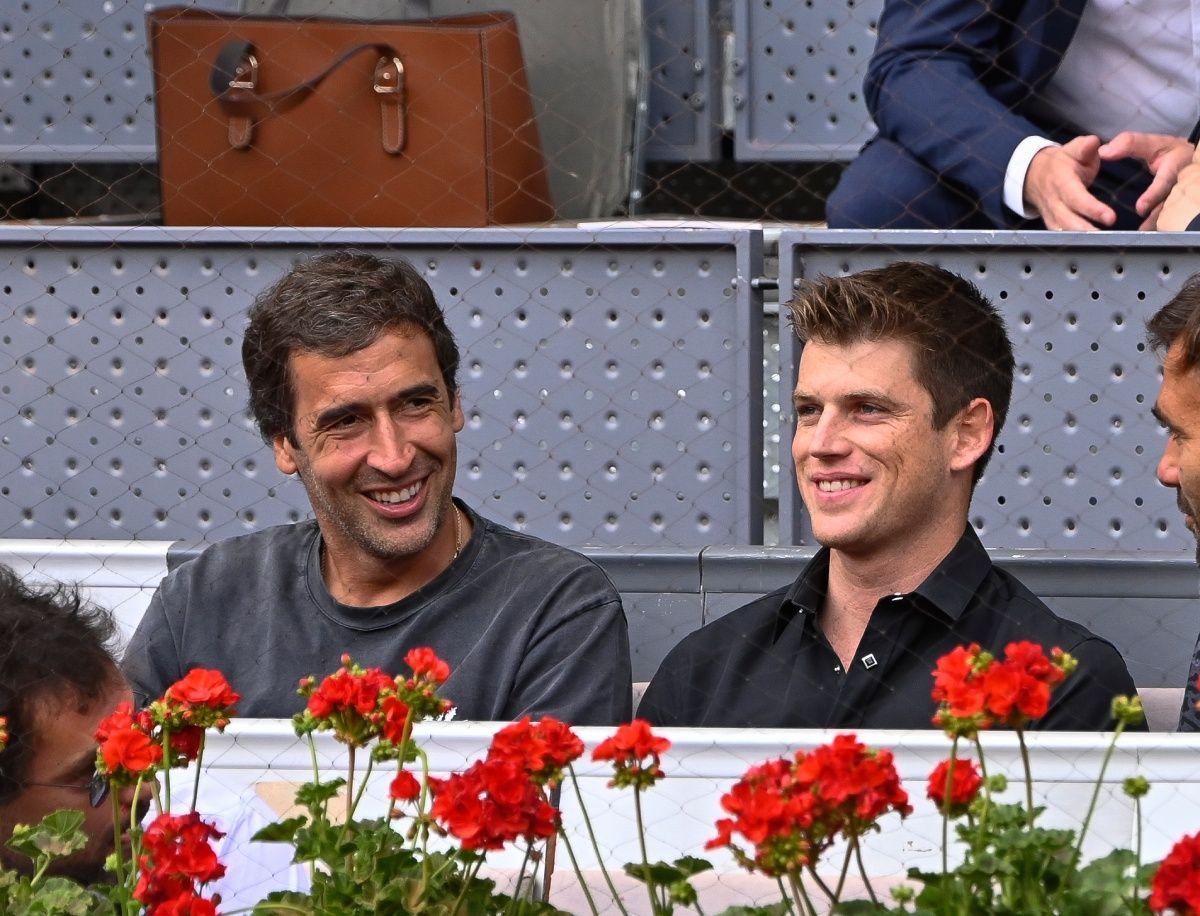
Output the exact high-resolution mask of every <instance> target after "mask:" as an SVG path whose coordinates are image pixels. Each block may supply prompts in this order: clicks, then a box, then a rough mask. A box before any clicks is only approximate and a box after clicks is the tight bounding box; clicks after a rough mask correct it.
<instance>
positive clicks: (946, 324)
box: [639, 263, 1134, 730]
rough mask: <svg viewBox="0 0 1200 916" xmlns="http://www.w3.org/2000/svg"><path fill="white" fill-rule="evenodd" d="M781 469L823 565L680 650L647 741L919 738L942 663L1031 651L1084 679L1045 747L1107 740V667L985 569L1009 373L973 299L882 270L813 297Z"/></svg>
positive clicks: (1093, 641)
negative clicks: (810, 732)
mask: <svg viewBox="0 0 1200 916" xmlns="http://www.w3.org/2000/svg"><path fill="white" fill-rule="evenodd" d="M791 313H792V323H793V326H794V328H795V330H796V333H797V334H798V335H799V336H800V339H801V340H802V341H804V352H803V354H802V356H801V360H800V369H799V375H798V379H797V384H796V390H795V394H794V401H795V408H796V436H795V440H794V441H793V444H792V457H793V459H794V461H795V465H796V478H797V481H798V485H799V489H800V494H801V497H802V498H803V500H804V504H805V507H806V509H807V510H808V515H809V519H810V522H811V525H812V530H813V534H814V536H815V537H816V539H817V540H818V541H819V542H820V543H821V544H822V545H824V549H823V550H822V551H821V552H820V553H819V554H818V555H817V556H816V557H815V558H814V559H813V560H812V562H811V563H809V565H808V566H807V567H806V568H805V570H804V571H803V572H802V573H801V574H800V576H799V578H798V579H797V580H796V581H795V582H794V583H793V584H792V585H791V586H789V587H787V588H785V589H781V590H779V591H777V592H774V593H773V594H770V595H767V596H766V597H764V598H761V599H759V600H757V601H754V602H752V603H750V604H748V605H746V606H745V607H743V608H741V609H739V610H737V611H734V612H733V613H731V614H728V615H727V616H725V617H722V618H720V619H718V620H716V621H714V622H713V623H711V624H709V625H707V626H705V627H704V628H702V629H701V630H699V631H697V632H696V633H693V634H691V635H690V636H689V637H687V638H686V639H685V640H684V641H683V642H682V643H680V645H679V646H677V647H676V648H675V649H674V650H673V651H672V652H671V653H670V655H668V656H667V658H666V660H665V661H664V662H663V665H662V667H661V668H660V669H659V671H658V673H657V674H656V675H655V677H654V680H653V681H652V682H651V684H650V687H649V689H648V690H647V692H646V695H645V698H644V699H643V701H642V704H641V708H640V709H639V714H640V715H641V716H643V717H645V718H647V719H649V720H650V721H651V722H653V723H655V724H657V725H698V726H759V727H797V728H802V727H803V728H809V727H811V728H847V727H854V728H929V727H931V719H932V717H933V714H934V711H935V705H934V703H933V700H932V698H931V696H930V689H931V687H932V677H931V672H932V670H933V668H934V665H935V663H936V661H937V659H938V657H939V656H941V655H942V654H944V653H945V652H948V651H950V650H951V649H952V648H954V647H955V646H957V645H962V644H969V643H972V642H977V643H979V644H980V645H981V646H982V647H983V648H984V649H985V650H988V651H990V652H992V653H994V654H996V655H1000V654H1001V653H1003V651H1004V648H1005V646H1006V645H1007V644H1008V643H1009V642H1013V641H1019V640H1029V641H1032V642H1036V643H1040V644H1041V645H1042V646H1043V647H1044V648H1045V649H1046V651H1047V652H1049V650H1050V649H1051V648H1052V647H1054V646H1058V647H1061V648H1062V649H1064V650H1065V651H1067V652H1069V653H1070V654H1072V655H1074V656H1075V657H1076V658H1077V659H1078V660H1079V668H1078V670H1077V671H1076V672H1075V673H1074V674H1073V675H1071V676H1070V677H1069V678H1068V679H1067V681H1066V682H1065V683H1064V684H1063V685H1061V686H1060V687H1059V688H1057V689H1056V691H1055V693H1054V698H1053V703H1052V705H1051V708H1050V711H1049V713H1048V714H1047V715H1046V716H1045V717H1044V718H1043V719H1042V720H1040V722H1038V723H1037V724H1038V725H1039V726H1040V727H1043V728H1057V729H1071V730H1099V729H1104V728H1107V727H1108V726H1109V725H1110V722H1111V720H1110V717H1109V707H1110V703H1111V700H1112V698H1113V696H1114V695H1117V694H1127V695H1132V694H1133V693H1134V686H1133V681H1132V679H1131V678H1130V676H1129V672H1128V670H1127V669H1126V667H1125V663H1124V662H1123V661H1122V659H1121V657H1120V655H1119V654H1118V653H1117V651H1116V650H1115V649H1114V648H1113V647H1112V646H1111V645H1110V644H1109V643H1107V642H1105V641H1104V640H1102V639H1099V638H1098V637H1096V636H1094V635H1092V634H1091V633H1089V632H1088V631H1087V630H1086V629H1085V628H1083V627H1082V626H1079V625H1077V624H1074V623H1069V622H1067V621H1064V620H1061V619H1059V618H1058V617H1056V616H1055V615H1054V614H1053V613H1052V612H1051V611H1050V609H1049V608H1047V607H1046V606H1045V605H1044V604H1042V603H1041V602H1040V601H1039V600H1038V599H1037V598H1036V597H1034V596H1033V595H1032V594H1031V593H1030V592H1029V591H1028V590H1027V589H1025V588H1024V587H1023V586H1022V585H1021V584H1020V583H1019V582H1017V581H1016V580H1015V579H1013V578H1012V577H1011V576H1009V575H1008V574H1007V573H1005V572H1004V571H1002V570H1000V569H997V568H995V567H994V566H993V565H992V563H991V561H990V560H989V558H988V556H987V554H986V552H985V551H984V549H983V547H982V545H981V544H980V543H979V540H978V538H977V537H976V536H975V532H974V531H973V530H972V529H971V528H970V527H969V526H968V524H967V509H968V507H969V505H970V501H971V492H972V490H973V489H974V485H975V483H976V482H977V481H978V479H979V476H980V475H981V474H982V472H983V468H984V465H985V464H986V463H987V459H988V457H989V456H990V454H991V451H992V448H993V443H994V439H995V437H996V435H997V434H998V433H999V430H1000V428H1001V426H1002V425H1003V423H1004V417H1005V414H1006V413H1007V410H1008V404H1009V399H1010V395H1011V390H1012V372H1013V355H1012V347H1011V345H1010V344H1009V341H1008V336H1007V334H1006V332H1005V329H1004V324H1003V321H1002V320H1001V318H1000V317H999V315H998V314H997V313H996V311H995V309H993V308H992V306H991V304H990V303H989V302H988V301H987V300H986V299H985V298H984V297H983V295H982V294H981V293H980V292H979V291H978V290H977V289H976V288H975V287H974V286H972V285H971V284H970V283H968V282H967V281H965V280H963V279H961V278H960V277H957V276H955V275H954V274H951V273H949V272H947V271H944V270H941V269H940V268H936V267H932V266H930V265H926V264H916V263H897V264H892V265H890V266H888V267H885V268H880V269H877V270H870V271H865V272H863V273H860V274H856V275H854V276H850V277H842V278H825V279H823V280H820V281H817V282H814V283H811V284H809V285H808V286H807V287H806V288H805V289H804V290H803V291H801V293H800V294H799V295H798V296H797V298H796V299H795V301H793V302H792V304H791Z"/></svg>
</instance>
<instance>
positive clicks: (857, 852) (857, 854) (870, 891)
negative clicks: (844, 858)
mask: <svg viewBox="0 0 1200 916" xmlns="http://www.w3.org/2000/svg"><path fill="white" fill-rule="evenodd" d="M854 858H855V860H857V862H858V871H859V874H861V875H862V879H863V884H864V885H865V886H866V888H867V896H869V897H870V898H871V902H872V903H873V904H875V905H876V906H879V898H878V897H876V896H875V888H873V887H871V879H870V878H868V877H867V867H866V865H864V864H863V858H862V846H860V845H859V843H858V837H855V838H854Z"/></svg>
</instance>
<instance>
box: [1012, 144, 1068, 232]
mask: <svg viewBox="0 0 1200 916" xmlns="http://www.w3.org/2000/svg"><path fill="white" fill-rule="evenodd" d="M1047 146H1059V144H1058V143H1055V142H1054V141H1053V140H1047V139H1046V138H1045V137H1026V138H1025V139H1024V140H1022V141H1021V142H1020V143H1018V144H1017V148H1016V149H1015V150H1013V154H1012V158H1010V159H1009V160H1008V168H1007V169H1005V170H1004V206H1006V207H1008V209H1010V210H1012V212H1013V213H1015V214H1017V216H1019V217H1021V218H1022V219H1033V218H1035V217H1037V216H1040V215H1041V214H1039V213H1038V212H1037V210H1034V209H1032V208H1029V207H1026V206H1025V173H1026V172H1028V171H1029V163H1031V162H1032V161H1033V157H1034V156H1036V155H1037V154H1038V153H1040V152H1041V151H1042V150H1044V149H1045V148H1046V147H1047Z"/></svg>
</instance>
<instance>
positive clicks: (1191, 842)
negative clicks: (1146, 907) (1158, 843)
mask: <svg viewBox="0 0 1200 916" xmlns="http://www.w3.org/2000/svg"><path fill="white" fill-rule="evenodd" d="M1150 909H1151V910H1153V911H1154V912H1155V913H1161V912H1163V911H1165V910H1168V909H1169V910H1173V911H1174V912H1176V913H1178V914H1180V916H1192V914H1195V913H1200V833H1197V834H1194V835H1193V836H1185V837H1184V838H1183V839H1181V840H1180V841H1179V842H1178V843H1176V844H1175V845H1174V846H1172V847H1171V851H1170V852H1169V853H1167V857H1166V858H1165V859H1163V860H1162V864H1161V865H1159V867H1158V871H1157V872H1155V873H1154V879H1153V880H1152V881H1151V882H1150Z"/></svg>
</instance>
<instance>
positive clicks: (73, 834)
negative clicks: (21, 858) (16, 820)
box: [8, 809, 88, 860]
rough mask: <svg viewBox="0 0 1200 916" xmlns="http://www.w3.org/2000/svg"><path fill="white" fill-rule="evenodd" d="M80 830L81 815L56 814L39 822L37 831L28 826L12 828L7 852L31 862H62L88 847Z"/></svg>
mask: <svg viewBox="0 0 1200 916" xmlns="http://www.w3.org/2000/svg"><path fill="white" fill-rule="evenodd" d="M82 827H83V812H82V811H74V810H67V809H63V810H61V811H55V812H53V813H52V814H47V815H46V816H45V817H44V818H42V821H41V823H40V824H38V825H37V826H36V827H30V826H29V825H28V824H18V825H17V826H15V827H14V828H13V831H12V838H11V839H10V840H9V841H8V848H9V849H12V850H14V851H16V852H19V853H21V854H22V855H26V856H28V857H29V858H31V859H34V860H36V859H39V858H41V857H43V856H45V857H47V858H49V859H51V860H53V859H61V858H62V857H63V856H69V855H71V853H73V852H78V851H79V850H81V849H83V848H84V847H85V846H87V843H88V840H87V836H86V835H85V834H84V832H83V830H82Z"/></svg>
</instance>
